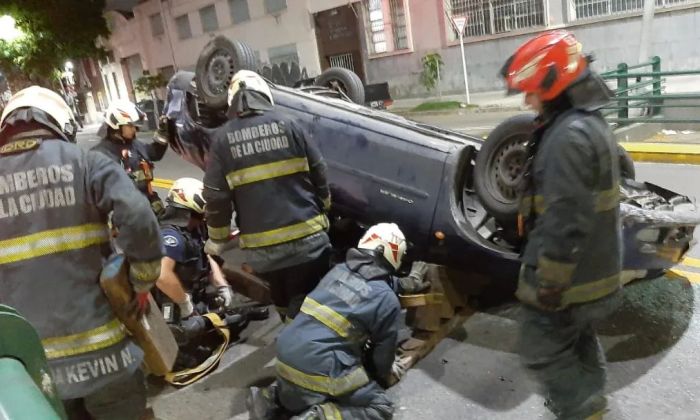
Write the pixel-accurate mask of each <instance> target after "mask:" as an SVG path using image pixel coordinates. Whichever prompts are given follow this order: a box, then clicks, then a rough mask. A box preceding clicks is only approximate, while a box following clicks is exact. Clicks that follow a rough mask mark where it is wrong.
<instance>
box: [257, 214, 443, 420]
mask: <svg viewBox="0 0 700 420" xmlns="http://www.w3.org/2000/svg"><path fill="white" fill-rule="evenodd" d="M405 251H406V241H405V239H404V235H403V233H402V232H401V230H399V228H398V226H396V225H395V224H393V223H391V224H389V223H381V224H378V225H375V226H372V227H371V228H370V229H369V230H367V232H366V233H365V235H364V236H363V237H362V239H361V240H360V242H359V244H358V246H357V248H353V249H350V250H349V251H348V253H347V257H346V261H345V262H344V263H341V264H338V265H336V266H335V267H334V268H333V269H332V270H331V271H330V272H329V273H328V274H327V275H326V276H325V277H324V278H323V279H322V280H321V282H320V283H319V285H318V286H317V287H316V288H315V289H314V290H313V291H312V292H311V293H310V294H309V295H308V296H307V297H306V299H305V300H304V303H303V305H302V306H301V311H300V312H299V314H298V315H297V316H296V317H295V318H294V320H293V321H292V322H291V323H290V324H289V325H287V326H286V327H285V328H284V329H283V330H282V332H281V333H280V335H279V336H278V337H277V359H278V362H277V365H276V370H277V381H276V383H275V384H273V385H271V386H270V387H268V388H265V389H260V388H251V389H250V390H249V391H250V393H249V395H248V397H247V400H246V404H247V407H248V410H249V413H250V418H251V419H254V420H257V419H271V418H275V416H276V415H279V414H280V412H281V411H282V410H284V411H286V412H288V413H292V414H295V415H296V417H293V418H294V419H305V420H312V419H318V420H330V419H390V418H392V416H393V412H394V409H393V404H392V402H391V401H390V400H389V398H388V396H387V395H386V392H385V391H384V387H386V386H389V385H391V384H393V383H395V382H396V381H398V380H399V379H400V378H401V376H403V373H404V372H405V369H404V368H403V367H402V365H401V364H400V363H399V362H398V361H395V359H394V358H395V354H396V350H397V345H398V343H397V340H398V338H397V336H398V331H399V328H400V320H399V315H400V312H401V306H400V303H399V299H398V296H397V292H398V291H399V290H397V283H398V282H397V281H396V280H397V279H396V278H394V277H393V276H392V274H393V273H394V272H395V271H396V270H397V269H398V268H399V266H400V265H401V260H402V258H403V256H404V253H405ZM426 271H427V265H426V264H425V263H422V262H416V263H414V265H413V269H412V272H411V274H410V275H409V277H408V278H407V279H406V280H407V281H405V282H404V283H411V284H412V285H413V286H414V287H415V288H414V289H412V290H407V291H406V292H417V291H419V290H421V289H424V288H426V287H429V284H428V283H426V282H425V281H424V277H425V273H426Z"/></svg>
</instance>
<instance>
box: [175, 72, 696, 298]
mask: <svg viewBox="0 0 700 420" xmlns="http://www.w3.org/2000/svg"><path fill="white" fill-rule="evenodd" d="M199 76H200V75H195V74H194V73H190V72H179V73H177V74H176V75H175V76H174V77H173V79H172V80H171V81H170V83H169V85H168V98H167V103H166V106H165V110H164V113H165V114H166V115H167V117H168V119H169V121H170V129H171V136H170V137H171V139H170V141H171V146H172V148H173V150H174V151H176V152H177V153H178V154H180V155H181V156H182V157H184V158H185V159H187V160H188V161H190V162H192V163H194V164H196V165H198V166H199V167H201V168H204V167H205V163H206V160H207V153H208V150H209V141H210V140H209V139H210V134H211V132H212V131H213V130H215V129H216V127H217V126H218V125H220V124H221V123H223V117H222V116H223V112H222V109H221V108H220V103H221V102H220V101H218V103H217V104H218V105H219V107H218V108H216V107H211V105H210V104H208V103H207V102H206V101H205V100H202V98H201V96H200V95H199V94H198V87H199V86H200V85H201V84H202V82H201V81H200V80H201V79H206V77H207V75H201V77H199ZM207 83H209V84H211V79H209V80H208V82H207ZM222 83H226V81H225V80H222ZM270 87H271V89H272V93H273V96H274V101H275V105H276V106H277V107H278V108H281V109H283V110H285V111H286V112H288V113H289V114H290V115H291V116H292V117H293V118H295V119H296V121H297V122H298V124H299V126H300V127H302V128H303V129H304V130H305V131H306V132H307V134H308V136H309V137H310V138H311V139H313V141H315V142H316V143H317V145H318V146H319V148H320V150H321V152H322V154H323V156H324V158H325V159H326V162H327V164H328V169H329V170H328V177H329V184H330V187H331V191H332V197H333V207H332V214H331V216H332V220H333V226H332V237H333V240H334V242H335V244H336V245H338V246H343V245H347V244H351V243H353V241H356V240H357V239H358V238H359V234H360V232H361V227H362V226H367V225H371V224H374V223H377V222H381V221H393V222H396V223H397V224H398V225H399V226H400V227H401V229H402V230H403V231H404V232H405V233H406V235H407V239H408V240H409V242H410V243H411V244H412V247H411V248H410V251H409V256H410V259H412V260H415V259H421V260H425V261H429V262H432V263H436V264H442V265H446V266H448V267H450V268H452V269H455V270H458V271H464V272H472V273H473V272H476V273H480V274H483V275H484V276H486V277H488V278H489V279H490V280H491V281H493V282H496V284H500V285H503V286H506V287H514V285H515V280H516V279H517V272H518V267H519V262H518V253H519V247H520V244H519V241H518V239H517V235H516V234H515V223H514V220H515V217H516V213H517V195H516V188H515V187H516V185H517V184H518V182H519V177H520V176H521V174H522V170H523V163H524V159H525V147H526V144H527V142H528V140H529V138H530V133H531V132H532V128H533V116H532V115H519V116H516V117H513V118H511V119H509V120H506V121H504V122H503V123H502V124H501V125H500V126H499V127H497V128H496V129H495V130H494V131H493V132H492V134H491V135H490V136H489V138H488V139H487V140H486V142H484V141H482V140H481V139H478V138H474V137H471V136H468V135H463V134H460V133H456V132H453V131H449V130H445V129H441V128H438V127H433V126H429V125H426V124H421V123H417V122H413V121H410V120H407V119H405V118H402V117H399V116H396V115H393V114H390V113H387V112H383V111H378V110H373V109H370V108H367V107H365V106H362V105H358V104H355V103H353V102H351V101H348V100H346V99H347V97H345V98H344V96H345V95H333V94H329V93H328V92H326V91H325V90H324V89H318V90H316V91H314V90H308V89H307V90H306V91H302V90H298V89H292V88H288V87H283V86H276V85H274V84H272V83H271V84H270ZM219 91H220V92H222V94H223V95H225V92H226V89H225V88H224V87H223V86H221V87H220V89H219ZM623 158H624V159H625V160H626V161H627V165H626V166H627V169H626V173H627V175H628V176H629V177H630V178H627V179H624V180H623V186H622V188H621V191H620V206H621V217H622V222H623V232H624V243H625V255H624V270H625V274H626V277H627V280H631V279H634V278H643V277H647V276H652V275H658V274H659V273H661V272H663V271H664V270H666V269H668V268H670V267H672V266H673V265H675V264H677V263H678V262H679V261H680V260H681V259H682V257H683V256H684V254H685V253H686V252H687V251H688V249H689V247H690V243H691V240H692V237H693V231H694V228H695V226H696V225H697V224H699V223H700V214H699V213H698V211H697V208H696V206H695V204H694V203H693V202H692V201H691V200H690V199H689V198H688V197H684V196H682V195H679V194H676V193H674V192H672V191H668V190H666V189H663V188H661V187H658V186H655V185H652V184H649V183H638V182H636V181H634V179H632V178H631V177H633V171H634V168H633V166H632V165H631V161H629V158H628V157H626V156H623ZM465 281H467V280H466V279H465Z"/></svg>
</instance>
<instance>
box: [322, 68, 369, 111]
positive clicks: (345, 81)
mask: <svg viewBox="0 0 700 420" xmlns="http://www.w3.org/2000/svg"><path fill="white" fill-rule="evenodd" d="M314 83H315V84H316V85H318V86H324V87H327V88H329V89H334V90H340V91H342V92H343V93H345V94H346V95H347V96H348V98H350V100H351V101H352V102H354V103H356V104H360V105H364V104H365V86H364V85H363V84H362V80H360V77H359V76H358V75H357V74H355V73H354V72H352V71H350V70H348V69H345V68H342V67H331V68H329V69H327V70H325V71H324V72H323V73H321V74H320V75H319V76H318V77H317V78H316V80H315V82H314Z"/></svg>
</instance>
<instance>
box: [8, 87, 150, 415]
mask: <svg viewBox="0 0 700 420" xmlns="http://www.w3.org/2000/svg"><path fill="white" fill-rule="evenodd" d="M75 131H76V124H75V121H74V118H73V113H72V111H71V110H70V108H69V107H68V105H67V104H66V103H65V102H64V101H63V99H61V97H60V96H59V95H58V94H56V93H55V92H52V91H50V90H48V89H44V88H41V87H38V86H32V87H29V88H27V89H24V90H21V91H19V92H18V93H17V94H15V95H14V96H13V97H12V98H11V99H10V101H9V102H8V103H7V106H6V107H5V109H4V111H3V113H2V116H1V117H0V232H2V234H1V235H2V237H1V238H0V272H1V273H2V276H0V290H2V294H1V296H2V297H1V298H0V300H2V302H3V303H4V304H8V305H11V306H13V307H14V308H16V309H17V310H18V311H19V312H20V313H21V314H22V315H24V316H25V317H26V318H27V319H28V320H29V322H30V323H31V324H32V325H33V326H34V327H35V328H36V330H37V332H38V333H39V336H40V338H41V339H42V344H43V346H44V350H45V353H46V357H47V359H48V361H49V366H50V369H51V373H52V377H53V381H54V382H55V384H56V388H57V390H58V394H59V397H60V398H61V399H62V400H63V401H64V405H65V407H66V411H67V413H68V414H69V416H70V418H76V419H82V418H85V417H84V412H85V411H87V412H88V413H89V415H90V416H92V418H94V419H115V418H120V419H138V418H140V417H141V416H142V415H144V412H145V410H146V385H145V381H144V375H143V373H142V371H141V370H140V365H141V362H142V360H143V352H142V350H141V349H140V348H139V347H138V346H136V344H135V343H134V342H133V341H132V340H131V339H130V338H129V337H128V336H127V333H126V330H125V328H124V326H123V324H122V323H121V322H120V321H119V320H118V319H117V318H116V316H115V313H114V311H113V310H112V308H111V307H110V305H109V303H108V301H107V298H106V297H105V294H104V293H103V291H102V289H101V288H100V285H99V284H98V282H97V279H98V278H99V277H100V271H101V270H102V263H103V260H104V259H105V258H106V257H108V255H109V250H110V247H109V230H108V228H107V215H108V214H109V213H112V221H113V223H114V225H115V226H116V227H118V228H119V229H120V230H121V234H120V235H119V237H118V238H117V239H116V240H117V243H118V245H119V246H120V247H121V248H122V249H124V253H125V257H126V259H127V260H128V261H129V263H130V273H129V274H130V281H131V283H132V286H133V288H134V290H135V291H136V292H137V293H136V294H135V298H134V301H133V302H132V304H134V306H136V308H135V309H139V310H143V309H144V307H145V304H146V302H147V299H146V298H147V296H148V291H149V289H150V288H151V286H152V285H153V284H154V283H155V281H156V280H157V279H158V275H159V272H160V258H161V243H160V234H159V232H158V223H157V221H156V218H155V216H154V215H153V212H152V211H151V209H150V206H149V205H148V202H147V201H146V200H145V199H144V198H143V196H141V194H140V193H139V192H138V191H136V189H135V188H134V186H133V185H132V183H131V180H129V178H128V177H127V176H126V174H125V173H124V171H123V170H122V169H121V168H120V167H119V166H118V165H116V164H115V163H114V162H112V161H111V160H109V159H108V158H106V157H105V156H104V155H102V154H100V153H95V152H92V151H88V152H85V151H83V150H82V149H80V148H79V147H78V146H77V145H75V144H74V143H75ZM4 386H11V385H4Z"/></svg>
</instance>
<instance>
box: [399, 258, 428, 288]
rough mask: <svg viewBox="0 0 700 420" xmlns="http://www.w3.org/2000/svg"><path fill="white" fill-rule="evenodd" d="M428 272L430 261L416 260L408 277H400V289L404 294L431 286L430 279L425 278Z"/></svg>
mask: <svg viewBox="0 0 700 420" xmlns="http://www.w3.org/2000/svg"><path fill="white" fill-rule="evenodd" d="M426 274H428V263H426V262H425V261H416V262H414V263H413V265H412V266H411V272H410V273H409V274H408V276H407V277H402V278H400V279H399V287H400V288H401V290H400V291H399V292H400V293H402V294H408V295H410V294H416V293H420V292H423V291H425V290H427V289H429V288H430V281H429V280H426V279H425V276H426Z"/></svg>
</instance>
